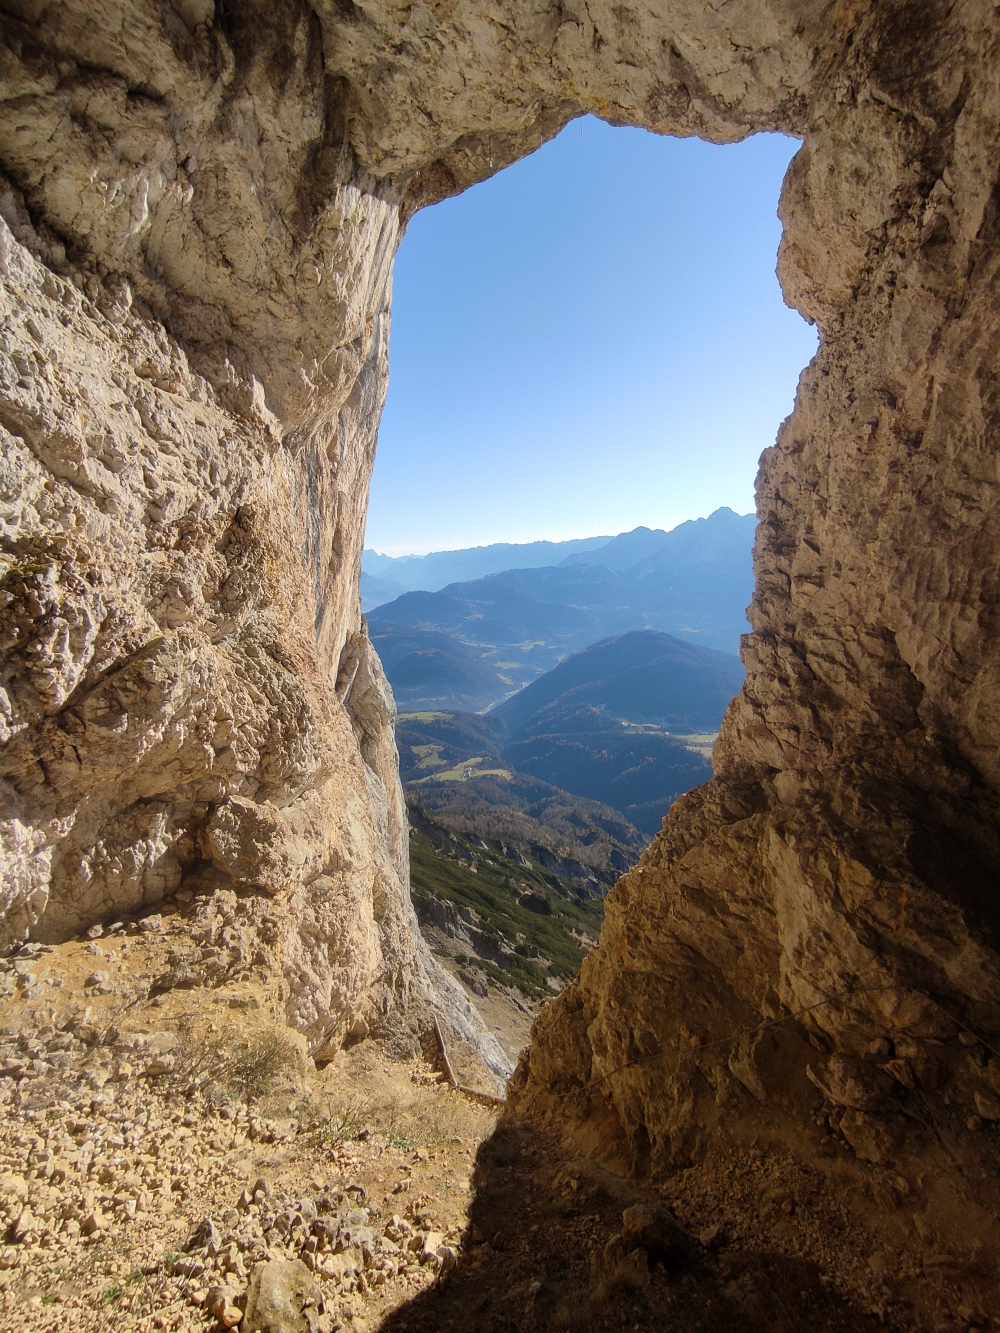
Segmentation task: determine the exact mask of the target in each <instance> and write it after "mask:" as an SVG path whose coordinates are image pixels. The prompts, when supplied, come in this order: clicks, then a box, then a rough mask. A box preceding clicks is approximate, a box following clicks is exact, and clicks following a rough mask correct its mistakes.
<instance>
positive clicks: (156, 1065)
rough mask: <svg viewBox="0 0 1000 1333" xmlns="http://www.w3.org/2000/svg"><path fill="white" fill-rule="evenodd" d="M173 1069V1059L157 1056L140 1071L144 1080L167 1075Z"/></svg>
mask: <svg viewBox="0 0 1000 1333" xmlns="http://www.w3.org/2000/svg"><path fill="white" fill-rule="evenodd" d="M173 1067H174V1057H173V1056H172V1055H158V1056H156V1057H155V1059H153V1060H150V1062H149V1064H147V1065H146V1068H145V1069H144V1070H143V1071H142V1073H143V1077H144V1078H156V1077H158V1076H159V1075H160V1074H169V1073H170V1071H171V1070H172V1069H173Z"/></svg>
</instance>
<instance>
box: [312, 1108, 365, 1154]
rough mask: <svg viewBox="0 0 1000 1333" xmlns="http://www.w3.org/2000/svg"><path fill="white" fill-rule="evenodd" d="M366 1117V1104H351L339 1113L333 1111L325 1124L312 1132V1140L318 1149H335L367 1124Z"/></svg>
mask: <svg viewBox="0 0 1000 1333" xmlns="http://www.w3.org/2000/svg"><path fill="white" fill-rule="evenodd" d="M367 1117H368V1104H367V1103H366V1102H357V1103H355V1102H351V1103H349V1104H348V1105H347V1106H345V1107H341V1109H340V1110H339V1111H333V1112H332V1113H331V1115H330V1118H329V1120H328V1121H327V1122H326V1124H325V1125H320V1126H319V1128H318V1129H316V1130H314V1131H313V1138H314V1140H315V1142H316V1144H317V1146H318V1147H320V1148H325V1147H328V1146H329V1147H336V1146H337V1144H340V1143H346V1142H348V1140H350V1139H353V1138H354V1137H355V1135H356V1134H357V1133H358V1131H359V1130H361V1129H363V1128H364V1126H365V1125H366V1124H367Z"/></svg>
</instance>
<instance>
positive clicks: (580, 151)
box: [366, 117, 816, 555]
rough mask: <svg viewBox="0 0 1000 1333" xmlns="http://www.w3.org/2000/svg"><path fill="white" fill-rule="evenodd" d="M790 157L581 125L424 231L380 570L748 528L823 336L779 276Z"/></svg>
mask: <svg viewBox="0 0 1000 1333" xmlns="http://www.w3.org/2000/svg"><path fill="white" fill-rule="evenodd" d="M797 146H798V145H797V143H796V142H795V141H794V140H792V139H788V138H784V137H782V136H780V135H757V136H755V137H754V138H752V139H749V140H747V141H746V142H744V143H742V144H731V145H727V146H725V147H718V146H715V145H711V144H705V143H701V142H699V141H698V140H694V139H665V138H657V137H656V136H654V135H651V134H648V133H646V132H645V131H642V130H629V129H613V128H611V127H610V126H607V125H604V124H603V123H601V122H600V121H597V120H595V119H593V118H591V117H587V118H585V119H584V120H582V121H575V122H574V123H573V124H571V125H569V126H567V127H566V129H565V130H563V132H562V133H561V134H560V135H559V136H558V138H556V139H554V140H552V141H551V142H550V143H548V144H546V145H545V147H543V148H541V149H540V150H539V151H538V152H537V153H534V154H533V155H532V156H531V157H529V158H526V159H524V160H523V161H522V162H518V163H516V164H515V165H514V166H512V167H508V168H507V170H505V171H502V172H500V173H499V174H498V175H496V176H494V177H493V178H492V179H491V180H489V181H485V182H484V183H483V184H481V185H477V186H475V187H474V188H473V189H471V190H468V191H467V192H466V193H465V194H464V195H461V196H460V197H459V198H457V199H450V200H447V201H445V202H444V203H442V204H438V205H436V206H435V207H434V208H429V209H425V210H424V211H423V212H421V213H418V214H417V216H416V217H415V218H414V219H413V220H412V221H411V223H410V227H409V230H408V232H407V234H406V236H405V237H404V239H403V242H402V245H401V246H400V250H399V255H398V257H397V260H396V268H395V276H394V294H393V328H392V339H391V343H390V374H389V397H388V401H387V403H386V408H385V413H384V415H383V418H382V427H381V431H380V443H379V451H378V456H377V459H376V463H375V473H374V477H373V482H372V498H371V507H370V511H369V518H368V531H367V538H366V545H367V546H373V547H375V549H377V550H379V551H383V552H386V553H388V554H390V555H402V554H406V553H410V552H413V553H422V552H425V551H431V550H445V549H449V548H455V547H462V546H478V545H485V544H487V543H489V542H495V541H534V540H537V539H539V538H550V539H552V540H565V539H566V538H569V537H584V536H589V535H593V534H597V533H615V532H621V531H625V530H627V529H630V528H634V527H636V526H637V525H638V524H646V525H647V526H649V527H668V528H669V527H672V526H674V525H675V524H676V523H679V522H682V521H683V520H684V519H688V518H698V517H703V516H705V515H707V514H709V513H710V512H711V511H712V510H713V509H717V508H718V507H719V506H720V505H729V506H730V507H731V508H733V509H735V510H737V511H738V512H740V513H747V512H749V511H750V510H751V509H752V508H753V479H754V474H755V472H756V467H757V459H758V457H759V455H760V452H761V450H762V449H764V448H766V447H767V446H768V445H769V444H771V443H772V442H773V440H774V435H775V431H776V430H777V427H778V425H779V423H780V422H781V420H782V419H783V418H784V417H785V416H787V415H788V413H789V411H790V410H791V407H792V401H793V397H794V393H795V385H796V382H797V379H798V375H799V372H800V371H801V370H802V368H803V366H804V365H805V364H806V362H807V361H808V360H809V358H810V357H811V356H812V355H813V352H814V351H815V347H816V336H815V333H814V331H813V330H812V329H811V328H810V327H809V326H808V325H807V324H806V323H805V322H804V321H803V320H802V319H801V317H800V316H799V315H798V314H796V313H795V312H794V311H792V310H789V309H788V308H787V307H786V306H785V305H784V303H783V301H782V298H781V292H780V289H779V287H778V283H777V279H776V278H775V276H774V266H775V258H776V253H777V248H778V241H779V237H780V224H779V222H778V219H777V216H776V212H775V210H776V207H777V201H778V193H779V190H780V187H781V178H782V176H783V175H784V172H785V168H786V166H787V164H788V161H789V159H790V158H791V157H792V155H793V153H794V152H795V151H796V148H797Z"/></svg>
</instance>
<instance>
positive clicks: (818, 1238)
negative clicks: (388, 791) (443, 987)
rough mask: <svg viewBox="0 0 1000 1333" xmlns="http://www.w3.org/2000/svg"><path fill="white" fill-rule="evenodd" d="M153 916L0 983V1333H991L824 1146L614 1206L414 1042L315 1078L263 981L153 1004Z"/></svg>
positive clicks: (833, 1147) (627, 1197) (158, 950)
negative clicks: (878, 1239)
mask: <svg viewBox="0 0 1000 1333" xmlns="http://www.w3.org/2000/svg"><path fill="white" fill-rule="evenodd" d="M211 905H212V903H211V901H209V902H206V903H192V904H190V905H189V906H188V907H184V905H181V904H178V905H177V908H178V910H177V913H176V917H177V923H178V924H179V922H180V921H181V920H183V919H185V918H184V912H185V911H187V912H188V914H189V915H190V914H191V913H194V914H195V915H197V914H198V913H200V914H201V917H206V916H207V909H208V907H209V906H211ZM216 906H219V905H218V904H216ZM221 906H222V907H223V908H226V906H227V905H226V903H223V904H222V905H221ZM231 906H232V905H231V904H229V905H228V907H229V908H231ZM171 920H172V918H171V917H170V914H169V913H157V914H153V915H152V916H150V917H147V918H146V921H145V922H143V921H135V922H128V923H125V924H123V926H122V928H121V929H120V930H117V931H110V932H108V931H105V932H103V933H102V935H101V936H100V937H99V938H97V939H80V940H76V941H71V942H69V943H67V944H63V945H58V946H54V947H46V946H37V945H35V946H28V947H27V948H26V949H24V950H22V951H21V952H20V953H19V954H17V955H14V956H12V957H11V958H8V959H6V960H3V961H2V962H0V975H2V978H3V985H2V987H0V988H2V989H4V990H5V991H6V992H7V993H6V995H5V996H4V997H3V999H2V1001H0V1112H2V1127H0V1228H2V1231H3V1243H2V1245H0V1327H2V1328H3V1329H11V1330H14V1329H17V1330H28V1331H30V1333H42V1331H43V1330H57V1329H58V1330H65V1329H72V1330H76V1329H80V1330H97V1329H105V1328H116V1329H118V1328H121V1329H132V1328H134V1329H168V1330H190V1331H193V1330H195V1329H208V1328H213V1329H216V1328H225V1327H236V1326H239V1327H241V1328H242V1329H244V1330H246V1333H334V1330H337V1329H344V1330H351V1331H352V1333H353V1331H355V1330H356V1331H357V1333H365V1331H367V1330H375V1329H381V1330H385V1331H386V1333H397V1331H398V1333H404V1331H406V1330H427V1331H428V1333H431V1331H432V1330H433V1331H436V1330H449V1329H476V1330H483V1333H492V1331H493V1330H495V1331H496V1333H514V1330H530V1329H537V1330H541V1329H553V1330H555V1329H574V1328H575V1329H581V1330H583V1329H609V1330H610V1329H631V1330H637V1329H638V1330H646V1329H649V1330H657V1329H668V1328H669V1329H672V1328H674V1327H677V1328H678V1329H680V1328H684V1329H697V1328H701V1329H706V1330H711V1329H718V1330H720V1331H721V1330H723V1329H726V1330H727V1333H728V1330H729V1328H730V1327H731V1326H732V1324H733V1322H734V1321H738V1322H740V1323H741V1324H743V1325H744V1326H745V1327H747V1328H749V1329H753V1330H757V1329H760V1330H764V1329H767V1330H768V1331H769V1333H772V1331H773V1330H780V1331H781V1333H784V1330H788V1333H791V1330H793V1329H794V1330H799V1329H803V1330H817V1331H818V1330H831V1331H833V1330H838V1331H839V1330H843V1333H848V1330H850V1331H851V1333H859V1330H864V1329H868V1328H870V1329H875V1328H876V1327H879V1328H881V1327H890V1328H897V1329H900V1330H905V1329H916V1328H920V1329H936V1330H938V1333H945V1330H947V1331H948V1333H959V1330H968V1329H971V1328H976V1329H986V1328H989V1327H991V1326H992V1327H1000V1319H994V1320H993V1321H992V1324H991V1321H990V1318H989V1312H987V1311H984V1310H981V1309H973V1308H966V1307H964V1306H963V1305H962V1304H961V1298H960V1297H958V1296H957V1295H956V1291H957V1288H956V1287H955V1285H954V1284H955V1283H956V1282H958V1281H959V1280H960V1278H961V1276H962V1274H961V1272H960V1271H959V1270H958V1269H956V1268H955V1261H954V1260H950V1259H949V1258H948V1256H947V1253H946V1252H945V1250H944V1249H943V1247H942V1246H941V1245H940V1244H939V1243H938V1242H937V1241H935V1239H934V1238H933V1237H931V1236H930V1235H927V1236H926V1237H925V1238H924V1241H923V1242H921V1241H920V1236H919V1228H918V1231H917V1233H915V1244H914V1248H913V1249H912V1251H911V1252H903V1253H893V1254H889V1253H887V1252H885V1251H882V1250H880V1249H879V1248H878V1246H877V1244H876V1243H875V1242H874V1241H873V1240H872V1239H871V1237H870V1236H868V1235H867V1234H866V1233H865V1232H864V1230H863V1228H861V1227H860V1226H859V1224H858V1223H857V1221H856V1220H852V1217H854V1216H856V1214H854V1213H852V1210H851V1209H850V1207H849V1203H850V1201H849V1200H846V1199H845V1197H844V1193H843V1190H842V1189H840V1188H839V1186H838V1165H839V1162H840V1160H841V1158H842V1157H843V1156H844V1154H845V1153H846V1152H847V1149H846V1147H845V1145H844V1144H843V1143H841V1142H838V1141H836V1140H835V1139H833V1138H831V1140H830V1145H829V1158H828V1160H827V1163H826V1165H825V1166H824V1167H823V1168H822V1169H817V1167H816V1166H815V1165H813V1166H809V1165H806V1164H804V1163H803V1162H802V1161H799V1160H796V1159H795V1158H794V1157H792V1156H790V1155H788V1154H787V1153H784V1152H779V1151H777V1150H771V1149H769V1148H768V1147H767V1146H766V1145H760V1146H755V1145H751V1146H749V1147H747V1148H746V1150H741V1151H739V1152H737V1151H735V1150H734V1151H732V1152H730V1153H729V1154H728V1155H726V1156H725V1157H723V1158H720V1159H718V1160H716V1161H714V1163H713V1164H712V1166H711V1167H707V1166H694V1165H693V1166H691V1167H690V1169H688V1170H686V1171H682V1172H680V1173H679V1174H678V1175H677V1176H675V1177H674V1178H673V1179H672V1180H670V1181H669V1182H667V1183H666V1184H665V1185H664V1186H663V1187H662V1188H660V1189H659V1190H651V1189H643V1188H640V1187H639V1186H637V1185H635V1184H633V1183H630V1182H628V1181H626V1180H624V1179H622V1178H621V1177H619V1176H616V1175H613V1174H612V1173H610V1172H608V1171H605V1170H603V1169H602V1168H600V1167H598V1166H596V1165H595V1164H594V1163H592V1162H590V1161H587V1160H584V1159H580V1160H567V1159H566V1158H565V1155H564V1154H563V1153H562V1152H561V1151H560V1148H559V1145H558V1144H557V1143H556V1142H555V1141H554V1140H552V1139H551V1138H549V1137H546V1136H545V1135H544V1134H543V1133H541V1132H540V1131H538V1130H537V1129H536V1128H533V1127H532V1126H531V1125H529V1124H526V1123H521V1122H517V1121H515V1120H514V1119H513V1118H511V1117H509V1116H508V1117H501V1111H502V1108H500V1107H497V1106H496V1105H493V1104H491V1103H490V1102H489V1100H488V1099H487V1098H485V1097H481V1098H477V1097H475V1096H470V1095H467V1094H465V1093H462V1092H460V1091H458V1090H456V1089H455V1088H454V1087H452V1086H451V1085H450V1084H449V1083H447V1082H446V1081H445V1080H444V1077H443V1075H442V1073H441V1071H440V1068H439V1061H438V1058H437V1057H438V1052H437V1050H436V1048H435V1046H434V1043H433V1041H431V1040H428V1042H427V1043H426V1046H425V1050H424V1052H423V1053H422V1054H412V1053H411V1054H409V1055H407V1056H406V1057H405V1058H400V1055H399V1052H398V1050H397V1051H396V1052H395V1053H393V1052H391V1051H390V1050H389V1049H388V1047H387V1046H386V1045H384V1044H379V1043H377V1042H375V1041H373V1040H371V1039H368V1040H364V1041H361V1042H358V1043H357V1044H355V1045H354V1046H352V1047H351V1048H350V1049H347V1050H344V1051H342V1052H341V1053H340V1055H339V1056H338V1057H337V1058H336V1059H334V1060H332V1061H330V1062H329V1063H328V1064H326V1065H325V1066H324V1067H322V1068H316V1067H315V1066H314V1065H313V1064H312V1062H311V1061H309V1060H308V1059H307V1058H306V1057H305V1055H304V1052H303V1050H302V1047H301V1043H300V1042H299V1041H297V1040H296V1038H295V1036H294V1034H292V1033H290V1032H289V1031H288V1030H287V1029H285V1028H283V1027H282V1025H281V1024H280V1021H278V1020H279V1015H280V1008H279V1006H278V987H279V983H278V982H277V981H275V980H274V979H268V977H267V976H266V974H265V973H264V972H262V971H257V972H254V971H252V970H251V971H249V972H247V971H244V972H242V973H238V974H236V975H234V976H233V977H232V978H231V979H229V980H223V982H222V984H221V985H217V986H215V987H214V988H213V987H212V986H211V984H204V981H202V982H201V984H188V985H184V986H176V985H175V986H172V987H169V988H167V989H162V977H163V976H164V973H163V967H164V965H165V963H166V961H167V960H168V958H169V957H170V956H171V951H173V955H174V956H175V955H176V944H171V937H172V931H173V929H174V926H172V924H171ZM144 927H145V928H144ZM209 961H211V960H209ZM158 977H159V978H160V979H161V980H160V982H159V983H158V982H157V978H158ZM480 998H482V997H480ZM501 998H502V997H501ZM487 999H489V997H487ZM490 1002H491V1003H493V1004H494V1006H495V1005H496V1004H497V1003H499V999H498V997H496V996H494V997H492V1000H490ZM428 1035H429V1034H428ZM883 1177H884V1179H883ZM905 1187H906V1182H905V1180H902V1179H897V1178H895V1177H893V1176H892V1175H891V1173H885V1172H883V1173H881V1175H879V1178H878V1179H874V1177H873V1182H872V1188H873V1190H875V1191H876V1192H878V1191H881V1195H880V1196H879V1197H883V1202H884V1206H885V1207H886V1208H899V1207H900V1206H901V1204H902V1203H903V1202H904V1201H903V1198H902V1195H903V1193H904V1192H905ZM918 1220H919V1219H918ZM928 1311H930V1312H931V1313H930V1314H928Z"/></svg>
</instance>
